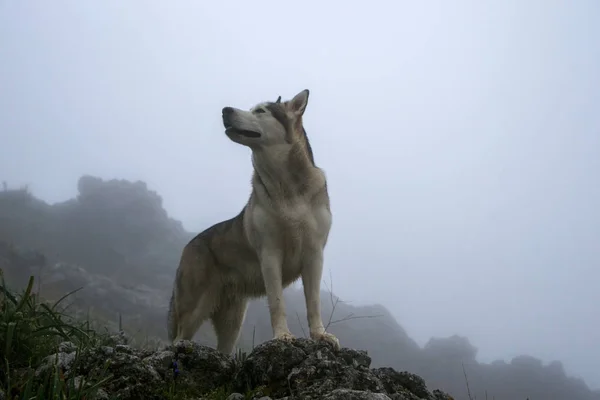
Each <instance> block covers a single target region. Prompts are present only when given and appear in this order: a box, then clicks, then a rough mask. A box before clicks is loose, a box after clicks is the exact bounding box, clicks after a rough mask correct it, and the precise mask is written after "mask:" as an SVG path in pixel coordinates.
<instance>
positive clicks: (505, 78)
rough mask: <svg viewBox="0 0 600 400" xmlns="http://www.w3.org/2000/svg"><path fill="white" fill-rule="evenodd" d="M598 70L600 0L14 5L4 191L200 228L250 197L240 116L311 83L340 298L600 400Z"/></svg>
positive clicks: (4, 16)
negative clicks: (231, 130)
mask: <svg viewBox="0 0 600 400" xmlns="http://www.w3.org/2000/svg"><path fill="white" fill-rule="evenodd" d="M599 71H600V2H598V1H597V0H577V1H571V2H567V1H552V0H527V1H522V0H502V1H496V2H479V1H451V2H450V1H443V0H440V1H427V2H417V1H413V2H408V1H397V2H394V1H392V0H388V1H369V2H360V3H352V2H342V1H340V0H336V1H330V2H328V3H325V2H322V1H317V0H306V1H302V2H298V3H297V5H293V4H292V3H291V2H290V3H284V2H282V1H251V2H243V1H240V0H236V1H227V2H222V3H220V2H202V1H192V0H186V1H183V0H180V1H177V2H166V1H149V0H144V1H141V0H138V1H119V0H110V1H109V0H102V1H95V2H83V1H68V2H67V1H58V0H55V1H52V2H43V1H9V0H6V1H1V2H0V135H1V141H0V179H1V180H6V181H7V182H8V184H9V186H13V187H15V186H20V185H25V184H28V185H29V187H30V188H31V189H32V191H33V192H34V194H35V195H37V196H39V197H41V198H43V199H45V200H47V201H49V202H56V201H63V200H66V199H68V198H70V197H73V196H75V195H76V184H77V179H78V178H79V177H80V176H81V175H82V174H92V175H96V176H100V177H102V178H105V179H109V178H125V179H130V180H138V179H139V180H143V181H146V182H147V183H148V185H149V187H150V188H151V189H153V190H156V191H157V192H158V193H159V194H160V195H161V196H162V197H163V199H164V205H165V207H166V209H167V210H168V212H169V213H170V215H172V216H173V217H174V218H177V219H180V220H182V221H183V223H184V226H185V227H186V228H187V229H188V230H190V231H199V230H203V229H205V228H207V227H208V226H209V225H210V224H213V223H215V222H218V221H220V220H222V219H225V218H229V217H232V216H233V215H235V214H236V213H238V212H239V210H240V209H241V207H242V206H243V205H244V204H245V202H246V200H247V197H248V195H249V193H250V176H251V164H250V158H249V157H250V153H249V150H248V149H247V148H245V147H242V146H240V145H237V144H235V143H233V142H231V141H230V140H228V139H227V137H226V136H225V134H224V132H223V127H222V125H221V108H222V107H223V106H226V105H231V106H235V107H242V108H248V107H250V106H252V105H253V104H254V103H257V102H259V101H263V100H275V99H276V98H277V96H279V95H281V96H283V99H284V100H285V99H289V98H291V97H292V96H293V95H294V94H296V93H297V92H299V91H300V90H302V89H305V88H308V89H310V91H311V95H310V100H309V104H308V108H307V111H306V114H305V127H306V129H307V132H308V135H309V137H310V139H311V143H312V146H313V150H314V153H315V158H316V162H317V164H318V165H319V166H320V167H322V168H323V169H324V170H325V172H326V174H327V177H328V179H329V188H330V194H331V201H332V211H333V214H334V222H333V227H332V231H331V236H330V242H329V244H328V247H327V250H326V260H325V273H324V279H326V280H327V281H329V273H330V271H331V274H332V275H333V281H334V282H333V284H334V291H335V292H336V293H337V294H338V295H340V296H341V297H342V298H343V299H345V300H348V301H351V302H352V304H365V303H381V304H384V305H385V306H387V307H388V308H389V309H390V310H391V311H392V313H393V314H394V315H395V316H396V317H397V318H398V321H399V322H400V323H401V324H402V325H403V326H404V327H405V328H406V329H407V331H408V333H409V334H410V335H411V336H412V337H413V338H415V339H416V340H417V341H418V342H419V343H420V344H421V345H423V344H424V343H425V342H426V341H427V340H428V339H429V338H430V337H431V336H437V337H440V336H448V335H452V334H455V333H457V334H461V335H466V336H468V337H469V339H470V340H471V342H472V343H473V344H474V345H475V346H476V347H478V348H479V356H478V359H479V360H480V361H485V362H489V361H492V360H494V359H498V358H503V359H506V360H509V359H510V358H512V357H513V356H515V355H518V354H522V353H526V354H530V355H533V356H535V357H539V358H541V359H543V360H544V361H546V362H547V361H551V360H553V359H560V360H562V361H563V362H564V364H565V367H566V369H567V372H568V373H570V374H573V375H575V376H580V377H583V378H584V379H586V381H587V382H588V384H589V385H590V386H591V387H592V388H600V372H598V371H600V310H599V309H600V290H599V287H600V211H599V205H600V177H599V172H600V106H599V104H600V72H599Z"/></svg>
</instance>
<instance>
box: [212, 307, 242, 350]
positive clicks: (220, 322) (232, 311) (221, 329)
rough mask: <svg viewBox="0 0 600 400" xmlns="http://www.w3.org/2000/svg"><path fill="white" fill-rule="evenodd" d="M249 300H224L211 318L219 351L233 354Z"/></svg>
mask: <svg viewBox="0 0 600 400" xmlns="http://www.w3.org/2000/svg"><path fill="white" fill-rule="evenodd" d="M247 307H248V300H247V299H245V298H237V299H223V301H221V302H220V303H219V305H218V307H217V309H216V310H215V312H214V313H213V315H212V316H211V320H212V323H213V326H214V328H215V333H216V335H217V350H218V351H220V352H222V353H225V354H231V352H232V351H233V348H234V346H235V344H236V343H237V340H238V337H239V335H240V331H241V329H242V324H243V323H244V318H245V317H246V309H247Z"/></svg>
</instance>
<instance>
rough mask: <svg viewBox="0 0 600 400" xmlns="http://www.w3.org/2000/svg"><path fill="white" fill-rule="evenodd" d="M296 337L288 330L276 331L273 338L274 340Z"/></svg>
mask: <svg viewBox="0 0 600 400" xmlns="http://www.w3.org/2000/svg"><path fill="white" fill-rule="evenodd" d="M295 338H296V337H295V336H294V335H292V333H291V332H290V331H287V332H286V331H283V332H278V333H276V334H275V337H274V338H273V339H275V340H286V341H290V340H294V339H295Z"/></svg>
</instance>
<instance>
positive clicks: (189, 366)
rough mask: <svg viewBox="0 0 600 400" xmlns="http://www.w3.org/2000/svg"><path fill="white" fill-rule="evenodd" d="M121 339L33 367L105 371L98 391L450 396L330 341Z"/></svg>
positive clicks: (73, 372)
mask: <svg viewBox="0 0 600 400" xmlns="http://www.w3.org/2000/svg"><path fill="white" fill-rule="evenodd" d="M126 343H127V342H126V340H123V338H121V339H120V340H115V341H114V342H113V343H112V344H111V345H103V346H98V347H92V348H89V349H84V350H83V351H81V352H77V351H76V349H75V347H74V346H73V345H72V344H70V343H63V344H61V346H60V350H61V351H60V352H59V353H57V354H54V355H51V356H49V357H48V358H47V359H46V362H45V364H43V365H42V366H41V367H39V368H38V371H37V375H40V374H41V373H42V372H43V371H44V369H47V368H50V367H51V366H52V364H54V363H57V364H58V365H59V366H60V368H61V369H62V372H63V374H64V376H65V377H66V378H69V377H74V378H75V381H78V382H80V381H82V380H84V379H86V380H88V381H89V385H93V384H95V383H97V382H94V381H93V379H92V378H90V377H95V376H96V377H99V378H100V377H102V376H104V375H106V374H108V376H109V379H108V380H106V381H104V382H102V383H101V384H100V385H99V388H98V390H97V392H96V398H97V399H102V398H114V397H117V398H119V399H123V400H127V399H157V400H159V399H169V398H187V399H216V398H219V399H220V398H223V399H231V400H234V399H261V400H268V399H280V400H284V399H285V400H296V399H303V400H311V399H330V400H334V399H350V400H351V399H356V400H359V399H360V400H370V399H372V400H376V399H377V400H388V399H391V400H418V399H424V400H449V399H451V397H450V396H449V395H447V394H445V393H443V392H441V391H438V390H433V391H430V390H429V389H428V388H427V386H426V385H425V382H424V381H423V380H422V379H421V378H420V377H418V376H416V375H413V374H410V373H408V372H398V371H395V370H394V369H392V368H370V365H371V358H370V357H369V355H368V354H367V353H366V352H364V351H360V350H352V349H347V348H342V349H340V350H335V349H334V348H333V347H332V346H331V345H330V344H329V343H325V342H315V341H312V340H310V339H295V340H292V341H278V340H270V341H267V342H264V343H262V344H261V345H259V346H257V347H256V348H255V349H254V350H253V351H252V352H251V353H250V354H248V355H247V356H245V355H244V356H240V355H237V356H236V357H230V356H226V355H224V354H222V353H219V352H217V351H216V350H215V349H213V348H210V347H206V346H201V345H198V344H197V343H195V342H191V341H181V342H179V343H177V344H176V345H171V346H167V347H165V348H163V349H160V350H157V351H149V350H139V349H135V348H133V347H130V346H129V345H127V344H126ZM173 396H177V397H173Z"/></svg>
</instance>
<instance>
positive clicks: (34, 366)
mask: <svg viewBox="0 0 600 400" xmlns="http://www.w3.org/2000/svg"><path fill="white" fill-rule="evenodd" d="M33 287H34V277H33V276H30V278H29V281H28V284H27V287H26V288H25V289H24V290H23V291H22V292H21V293H20V294H15V293H13V292H12V291H10V290H9V289H8V288H7V287H6V284H5V280H4V276H3V274H2V269H0V398H2V397H3V396H2V395H4V398H6V399H10V400H16V399H19V400H26V399H27V400H33V399H36V400H37V399H40V400H41V399H44V400H59V399H60V400H79V399H82V400H83V399H90V398H94V397H95V395H96V394H97V393H98V391H99V389H100V388H101V386H103V385H105V384H107V383H110V380H111V379H112V378H113V375H112V374H110V373H109V371H108V367H109V363H108V362H107V363H106V364H105V365H104V368H102V369H100V371H99V372H97V373H95V374H94V375H89V376H85V377H82V376H79V377H78V376H76V374H69V373H67V374H65V371H64V370H63V368H62V366H61V364H60V362H59V361H60V360H58V359H55V358H54V359H53V358H52V357H49V356H52V355H54V354H56V353H59V347H60V345H61V343H63V342H70V343H72V344H73V347H74V349H75V357H74V359H73V361H72V362H71V366H70V368H69V370H70V371H73V370H76V369H77V368H78V366H79V365H81V363H82V362H83V357H82V356H81V355H82V353H85V351H86V350H88V349H91V348H95V347H98V346H101V345H106V344H109V341H110V334H109V332H108V330H106V332H105V333H99V330H96V329H95V328H97V326H96V325H97V324H95V323H93V322H91V321H90V317H89V314H88V315H87V318H82V319H84V320H83V321H81V320H80V319H81V318H80V319H77V318H75V317H73V316H72V315H71V314H67V313H66V309H67V307H68V306H63V304H64V303H65V299H67V298H68V297H69V296H71V295H72V294H73V293H75V292H77V290H75V291H73V292H70V293H67V294H66V295H64V296H62V297H61V298H60V299H59V300H57V301H56V302H54V303H48V302H45V301H42V300H41V299H40V298H39V296H38V295H37V294H36V293H34V291H33ZM118 326H119V330H120V331H121V330H122V320H121V318H120V317H119V324H118ZM140 339H142V340H138V341H137V342H138V343H137V344H138V345H141V346H142V347H156V346H157V343H154V342H153V341H152V340H150V339H149V338H147V337H145V338H140ZM132 344H133V343H132ZM253 347H254V346H253ZM246 357H247V353H246V352H244V351H243V350H242V349H237V351H236V353H235V354H234V357H233V358H234V362H235V363H236V366H238V367H239V366H240V365H241V364H242V363H243V361H244V360H245V359H246ZM190 389H192V388H183V387H178V385H177V383H176V381H175V380H174V381H171V382H170V383H165V387H164V392H163V395H164V397H165V398H166V399H168V400H183V399H186V398H188V397H190V396H191V395H192V394H193V395H194V396H195V395H196V394H195V393H190V392H189V390H190ZM230 393H231V390H230V388H228V387H222V388H218V389H216V390H215V391H213V393H210V394H208V395H205V396H206V397H205V398H208V399H213V400H220V399H226V398H227V397H228V396H229V394H230ZM245 397H246V398H248V399H250V398H252V392H249V393H246V395H245Z"/></svg>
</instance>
